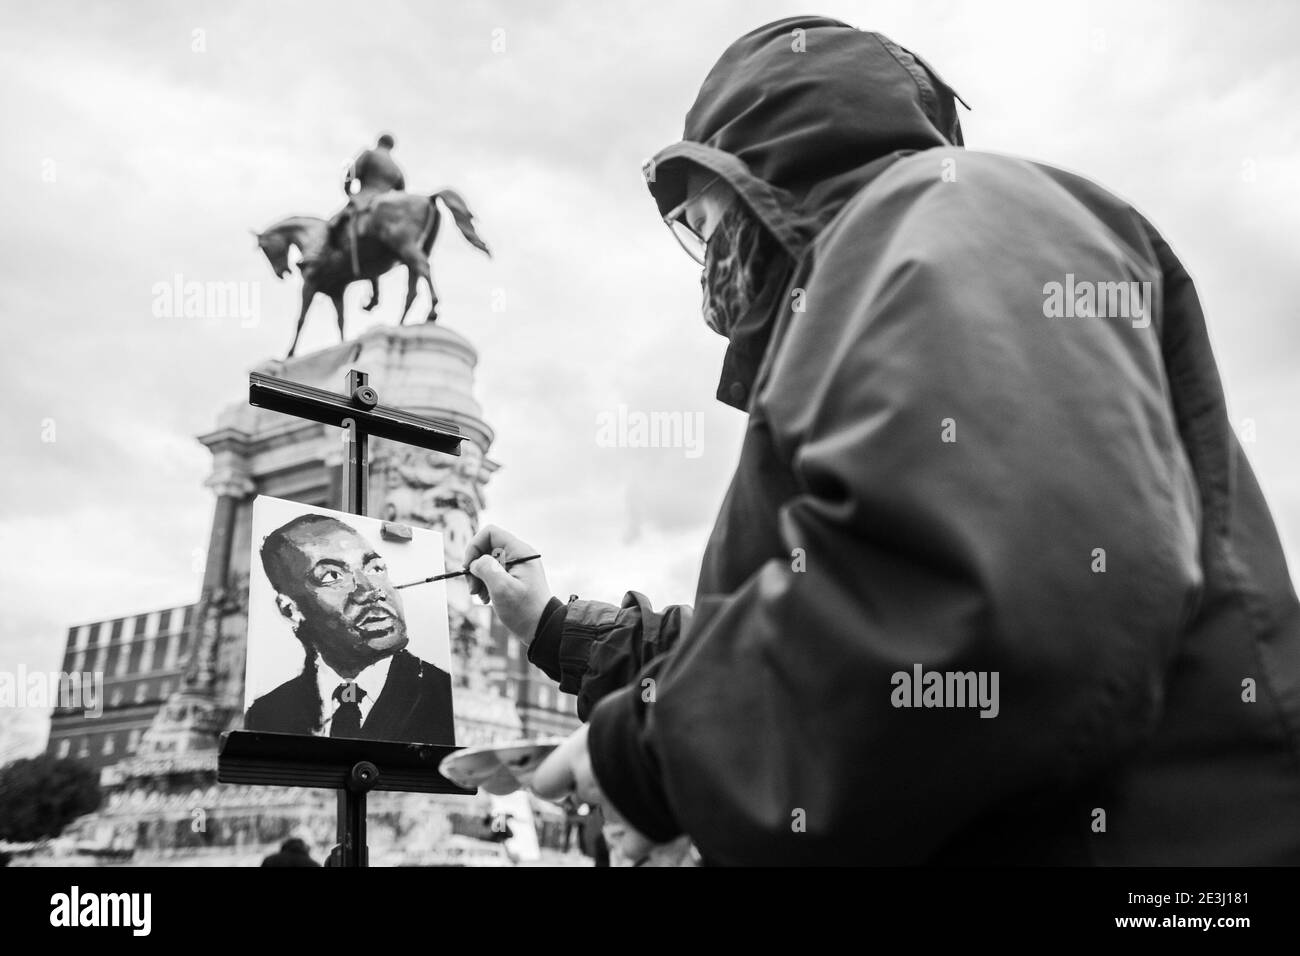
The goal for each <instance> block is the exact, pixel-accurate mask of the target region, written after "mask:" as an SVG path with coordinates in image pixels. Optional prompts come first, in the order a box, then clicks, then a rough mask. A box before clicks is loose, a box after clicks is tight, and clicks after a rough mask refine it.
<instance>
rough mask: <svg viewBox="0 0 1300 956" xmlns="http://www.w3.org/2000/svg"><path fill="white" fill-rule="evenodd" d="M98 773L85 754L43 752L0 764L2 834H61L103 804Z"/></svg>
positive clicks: (27, 837) (26, 837) (18, 839)
mask: <svg viewBox="0 0 1300 956" xmlns="http://www.w3.org/2000/svg"><path fill="white" fill-rule="evenodd" d="M100 800H101V794H100V791H99V773H98V772H97V771H96V770H95V769H94V768H92V767H90V766H88V765H87V764H84V763H82V762H81V761H80V760H73V759H70V758H66V757H54V756H52V755H50V754H42V755H41V756H39V757H29V758H27V759H24V760H15V761H14V762H13V763H11V764H8V765H6V766H5V767H2V768H0V840H11V841H13V842H15V843H26V842H28V841H31V840H40V839H42V838H44V837H54V836H58V835H59V834H60V833H62V832H63V828H64V827H66V826H67V825H68V824H69V823H71V822H72V821H73V820H75V819H77V817H79V816H81V815H82V814H84V813H90V812H91V811H93V810H96V809H98V808H99V803H100Z"/></svg>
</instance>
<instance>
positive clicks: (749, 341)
mask: <svg viewBox="0 0 1300 956" xmlns="http://www.w3.org/2000/svg"><path fill="white" fill-rule="evenodd" d="M956 99H959V97H957V95H956V93H955V92H954V91H953V90H952V88H951V87H949V86H948V85H947V84H946V83H944V81H943V80H942V79H940V78H939V76H938V74H937V73H935V71H934V70H933V69H931V68H930V67H929V66H928V64H926V63H925V62H924V61H923V60H921V58H920V57H918V56H916V55H915V54H913V53H911V52H909V51H908V50H905V49H904V48H903V47H900V46H899V45H898V44H896V43H894V42H893V41H892V40H890V39H889V38H887V37H885V36H882V35H881V34H879V33H871V32H867V31H863V30H858V29H855V28H854V27H851V26H849V25H848V24H846V23H841V22H840V21H838V20H831V19H827V18H825V17H790V18H787V19H784V20H777V21H775V22H774V23H769V24H767V25H766V26H762V27H759V28H758V29H756V30H753V31H751V32H749V33H747V34H745V35H744V36H743V37H741V38H740V39H739V40H737V41H736V42H734V43H733V44H731V46H730V47H728V48H727V50H726V52H725V53H723V55H722V58H721V59H719V60H718V62H717V63H716V64H715V65H714V67H713V69H712V70H710V71H709V75H708V76H707V77H706V78H705V80H704V85H703V86H702V87H701V88H700V92H699V95H698V96H697V97H696V100H695V104H694V105H693V106H692V107H691V109H690V112H688V113H687V114H686V126H685V130H684V132H683V134H682V140H681V142H679V143H676V144H674V145H672V146H669V147H668V148H667V149H664V150H661V151H660V152H659V153H657V154H656V155H655V156H654V157H653V158H652V159H651V160H650V161H649V162H647V163H646V167H645V176H646V181H647V184H648V186H649V188H650V192H651V194H652V195H653V196H654V199H655V202H656V204H657V205H658V207H659V213H660V215H661V216H662V215H665V214H666V213H668V211H669V210H671V209H673V208H674V207H675V206H677V205H679V204H680V203H682V202H683V201H684V200H685V199H686V180H687V175H688V174H689V173H690V171H691V170H692V168H696V169H704V170H708V171H711V172H713V173H715V174H717V175H718V176H721V177H722V178H724V179H725V180H726V181H727V182H728V183H729V184H730V185H731V187H732V188H733V189H734V190H735V192H736V195H737V197H738V199H739V201H741V202H743V203H745V205H746V206H748V207H749V209H750V211H751V212H752V213H753V214H754V215H755V216H756V217H757V218H758V219H759V221H761V222H762V223H763V225H764V226H765V227H766V228H767V230H768V231H769V232H770V233H771V234H772V235H773V236H774V237H775V238H776V240H777V241H778V242H779V243H780V244H781V246H782V247H783V248H784V249H785V251H786V252H787V253H788V254H789V269H788V270H787V271H786V274H784V275H782V276H771V277H769V281H767V282H765V283H764V286H763V290H764V291H763V294H761V295H760V296H759V297H758V299H757V300H756V302H755V303H754V305H753V307H751V308H750V309H749V310H748V312H747V313H746V314H744V315H742V316H740V317H739V318H738V319H737V320H736V321H735V322H734V323H733V324H732V325H731V326H730V327H729V328H727V329H725V330H723V331H724V334H725V335H726V336H727V338H728V340H729V341H730V346H729V347H728V349H727V356H726V359H725V360H724V363H723V371H722V380H721V381H720V382H719V385H718V398H719V400H721V401H723V402H725V403H727V404H729V405H732V406H734V407H736V408H739V409H741V410H744V409H745V408H746V407H747V405H748V399H749V393H750V391H751V389H752V386H753V380H754V376H755V374H756V373H757V370H758V366H759V364H760V362H761V361H762V358H763V353H764V352H765V351H766V348H767V344H768V340H769V339H770V337H771V331H772V326H773V324H774V322H775V319H776V314H777V311H778V309H779V308H780V307H781V305H782V304H783V300H784V292H785V285H786V282H785V280H787V279H788V278H789V275H790V274H791V273H792V272H793V267H794V264H795V263H797V262H798V261H799V260H800V259H801V258H802V257H803V254H804V252H805V250H806V249H807V248H808V246H809V244H810V243H811V242H812V240H813V239H814V238H815V237H816V235H817V233H818V232H820V231H821V230H822V228H823V227H825V226H826V224H827V223H829V222H830V221H831V220H832V219H833V218H834V217H835V215H836V214H837V213H838V212H839V210H840V209H841V208H842V207H843V206H844V204H845V203H846V202H847V201H848V200H849V199H850V198H852V196H853V195H854V194H855V193H857V192H858V191H859V190H860V189H862V188H863V187H864V186H865V185H867V183H869V182H870V181H871V180H872V179H874V178H875V177H876V176H878V175H879V174H880V173H881V172H882V171H883V170H884V169H885V168H887V167H888V166H889V165H890V164H891V163H892V162H893V161H894V160H897V159H898V158H900V157H902V156H905V155H909V154H911V153H914V152H917V151H918V150H923V149H930V148H932V147H936V146H949V145H958V146H960V145H962V134H961V124H960V122H959V121H958V117H957V109H956V102H955V100H956ZM963 102H964V101H963Z"/></svg>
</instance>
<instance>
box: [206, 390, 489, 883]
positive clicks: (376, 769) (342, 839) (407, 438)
mask: <svg viewBox="0 0 1300 956" xmlns="http://www.w3.org/2000/svg"><path fill="white" fill-rule="evenodd" d="M368 379H369V376H368V375H366V373H365V372H358V371H357V370H356V369H353V370H352V371H350V372H348V378H347V394H346V395H337V394H335V393H334V392H328V391H325V390H324V389H320V388H313V387H311V386H309V385H299V384H297V383H294V382H287V381H284V380H282V379H277V378H272V377H271V376H269V375H262V374H259V373H257V372H253V373H251V374H250V375H249V377H248V402H249V404H250V405H256V406H257V407H259V408H266V409H270V410H271V411H276V412H283V413H285V414H286V415H293V416H294V417H296V418H305V419H308V420H309V421H314V422H321V423H322V424H325V425H332V426H334V427H337V428H342V429H344V431H345V432H346V433H347V458H346V460H345V461H344V463H343V482H342V485H343V503H342V510H343V511H348V512H351V513H352V514H358V515H364V514H365V513H366V508H367V505H368V503H369V485H370V482H369V476H370V449H369V447H368V446H369V442H368V439H369V437H370V436H371V435H374V436H376V437H379V438H388V439H391V440H393V441H397V442H402V443H403V444H406V445H415V446H417V447H419V448H427V449H429V450H431V451H438V452H442V453H444V454H448V455H459V454H460V443H461V441H463V440H464V436H463V435H461V433H460V428H459V426H457V425H456V423H455V422H451V421H445V420H443V419H437V418H422V417H420V416H418V415H411V414H408V413H407V412H404V411H402V410H401V409H398V408H390V407H387V406H384V405H380V404H379V395H378V394H377V393H376V392H375V390H374V389H373V388H371V387H370V386H369V385H368V384H366V383H367V380H368ZM459 749H460V748H459V747H455V746H449V745H442V744H409V743H399V742H395V741H383V740H380V741H375V740H348V739H345V738H338V737H304V736H300V735H298V734H271V733H262V732H257V731H247V730H236V731H232V732H230V733H226V734H222V735H221V748H220V752H219V754H218V756H217V781H218V782H219V783H244V784H252V785H254V786H278V787H323V788H330V789H335V790H338V791H339V816H338V843H339V845H338V847H337V848H336V850H337V852H338V855H339V860H338V862H339V863H340V865H342V866H366V865H367V849H366V794H367V793H369V792H370V791H372V790H401V791H406V792H412V793H464V794H472V793H474V792H475V791H473V790H466V789H463V788H462V787H458V786H456V785H455V784H454V783H452V782H451V781H450V780H448V779H447V778H446V777H444V776H443V775H442V774H440V773H439V772H438V765H439V763H441V762H442V758H443V757H445V756H447V754H449V753H452V752H454V751H456V750H459Z"/></svg>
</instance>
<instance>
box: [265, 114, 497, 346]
mask: <svg viewBox="0 0 1300 956" xmlns="http://www.w3.org/2000/svg"><path fill="white" fill-rule="evenodd" d="M393 146H394V140H393V137H392V136H390V135H389V134H388V133H385V134H383V135H382V136H380V137H379V140H378V142H377V143H376V144H375V147H374V148H373V149H367V150H364V151H363V152H362V153H361V154H360V155H359V156H357V158H356V159H355V160H354V161H353V162H352V165H351V166H349V167H348V172H347V175H346V177H345V178H344V180H343V191H344V193H345V194H346V195H347V197H348V202H347V205H345V206H344V207H343V209H341V210H340V211H339V212H338V213H336V214H335V215H334V217H333V218H332V219H330V220H329V221H328V222H326V221H325V220H324V219H317V218H315V217H314V216H290V217H289V218H288V219H284V220H281V221H280V222H277V223H276V224H275V225H273V226H271V227H270V228H268V229H265V230H263V231H262V232H256V231H254V235H255V236H257V245H258V247H259V248H260V249H261V250H262V252H263V253H264V254H265V255H266V258H267V260H268V261H269V262H270V263H271V268H272V269H273V270H275V274H276V277H277V278H280V279H283V278H284V277H285V276H287V275H289V272H290V268H289V250H290V249H291V248H292V247H294V246H297V247H298V251H299V255H300V259H299V262H298V269H299V271H300V272H301V273H302V280H303V281H302V310H301V311H300V312H299V313H298V328H297V330H296V331H295V332H294V334H293V344H292V345H290V346H289V354H288V355H287V356H285V358H292V357H293V353H294V350H295V349H296V348H297V347H298V337H299V336H300V335H301V334H302V325H303V321H304V320H305V319H306V318H307V310H308V308H310V306H311V303H312V301H313V300H314V299H315V298H316V295H317V294H318V293H320V294H323V295H325V296H327V297H328V298H329V300H330V301H331V302H333V303H334V311H335V313H336V314H337V315H338V321H339V337H340V338H343V337H344V335H343V292H344V290H345V289H346V288H347V287H348V286H349V285H351V284H352V283H353V282H369V283H370V301H369V302H367V303H366V304H365V306H363V308H364V309H365V311H367V312H369V311H370V310H371V309H373V308H374V307H375V306H376V305H378V304H379V277H380V276H382V275H383V274H384V273H386V272H388V270H390V269H392V268H394V267H395V266H398V265H404V266H406V272H407V281H406V306H405V307H404V308H403V309H402V319H401V323H405V322H406V316H407V314H408V313H409V312H410V311H411V303H413V302H414V301H415V295H416V292H417V291H418V290H419V283H420V280H421V279H423V280H424V281H425V282H427V283H428V285H429V295H430V297H431V300H432V301H431V302H430V304H429V315H428V317H427V319H426V321H428V322H435V321H437V318H438V293H437V292H435V291H434V288H433V277H432V275H431V273H430V271H429V253H430V251H431V250H432V249H433V240H434V239H435V238H436V237H437V235H438V226H439V225H440V224H441V222H442V211H441V210H440V209H439V205H438V204H439V203H441V204H442V206H443V208H445V209H446V211H447V212H449V213H450V214H451V217H452V219H453V220H455V223H456V226H457V227H458V228H459V229H460V232H461V235H463V236H464V237H465V238H466V239H467V240H468V241H469V243H470V244H471V245H473V246H476V247H477V248H479V249H482V250H483V251H484V252H485V253H487V255H489V256H491V255H492V253H491V251H490V250H489V249H488V247H487V244H486V243H485V242H484V241H483V240H482V239H480V238H479V235H478V233H477V232H475V231H474V216H473V214H472V213H471V212H470V211H469V207H468V206H467V205H465V200H464V199H462V198H461V197H460V195H459V194H458V193H457V192H455V191H454V190H451V189H443V190H441V191H439V192H436V193H434V194H433V195H431V196H424V195H419V194H416V193H408V192H407V191H406V179H405V177H404V176H403V175H402V171H401V169H400V168H399V167H398V165H397V163H396V162H395V161H394V160H393ZM401 323H399V324H401Z"/></svg>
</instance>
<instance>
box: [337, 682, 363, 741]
mask: <svg viewBox="0 0 1300 956" xmlns="http://www.w3.org/2000/svg"><path fill="white" fill-rule="evenodd" d="M365 696H366V692H365V691H364V690H363V689H362V688H361V687H359V686H357V684H356V683H354V682H353V681H344V682H343V683H342V684H339V686H338V687H336V688H334V699H335V700H336V701H338V702H339V706H338V708H337V709H336V710H335V711H334V719H333V720H332V721H331V722H330V736H331V737H359V736H360V735H361V700H362V698H363V697H365Z"/></svg>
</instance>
